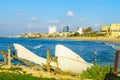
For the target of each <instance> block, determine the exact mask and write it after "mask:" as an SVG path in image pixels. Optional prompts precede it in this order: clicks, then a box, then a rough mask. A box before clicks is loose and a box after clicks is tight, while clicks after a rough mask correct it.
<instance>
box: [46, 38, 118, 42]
mask: <svg viewBox="0 0 120 80" xmlns="http://www.w3.org/2000/svg"><path fill="white" fill-rule="evenodd" d="M45 39H56V40H84V41H103V42H120V38H112V37H55V38H45Z"/></svg>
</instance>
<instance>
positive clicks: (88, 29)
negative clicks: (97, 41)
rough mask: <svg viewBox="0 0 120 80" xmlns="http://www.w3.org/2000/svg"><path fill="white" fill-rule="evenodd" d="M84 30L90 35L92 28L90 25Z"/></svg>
mask: <svg viewBox="0 0 120 80" xmlns="http://www.w3.org/2000/svg"><path fill="white" fill-rule="evenodd" d="M86 32H87V33H88V34H89V36H90V34H91V32H92V28H91V27H88V28H86Z"/></svg>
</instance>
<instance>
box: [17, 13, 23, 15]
mask: <svg viewBox="0 0 120 80" xmlns="http://www.w3.org/2000/svg"><path fill="white" fill-rule="evenodd" d="M16 16H24V14H23V13H16Z"/></svg>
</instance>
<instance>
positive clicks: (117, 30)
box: [100, 24, 120, 37]
mask: <svg viewBox="0 0 120 80" xmlns="http://www.w3.org/2000/svg"><path fill="white" fill-rule="evenodd" d="M100 31H101V34H104V35H105V36H109V37H118V36H120V24H110V26H101V29H100Z"/></svg>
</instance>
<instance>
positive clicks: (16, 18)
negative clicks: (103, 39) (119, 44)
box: [0, 0, 120, 36]
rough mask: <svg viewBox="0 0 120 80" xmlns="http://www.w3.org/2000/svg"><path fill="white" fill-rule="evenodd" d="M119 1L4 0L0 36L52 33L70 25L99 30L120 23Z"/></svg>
mask: <svg viewBox="0 0 120 80" xmlns="http://www.w3.org/2000/svg"><path fill="white" fill-rule="evenodd" d="M119 3H120V1H119V0H0V36H14V35H19V34H21V33H27V32H40V33H41V32H44V33H48V29H49V26H50V25H55V26H56V28H57V31H61V30H62V29H63V27H62V26H63V25H69V26H70V31H76V29H77V27H82V28H87V27H89V26H90V27H92V28H93V30H99V29H100V27H101V26H103V25H109V24H112V23H120V10H119V9H120V5H119Z"/></svg>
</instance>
